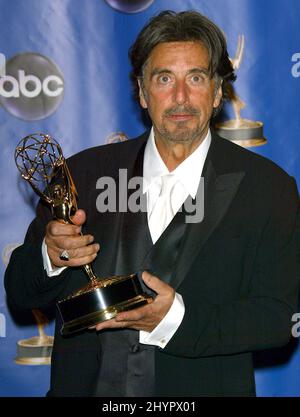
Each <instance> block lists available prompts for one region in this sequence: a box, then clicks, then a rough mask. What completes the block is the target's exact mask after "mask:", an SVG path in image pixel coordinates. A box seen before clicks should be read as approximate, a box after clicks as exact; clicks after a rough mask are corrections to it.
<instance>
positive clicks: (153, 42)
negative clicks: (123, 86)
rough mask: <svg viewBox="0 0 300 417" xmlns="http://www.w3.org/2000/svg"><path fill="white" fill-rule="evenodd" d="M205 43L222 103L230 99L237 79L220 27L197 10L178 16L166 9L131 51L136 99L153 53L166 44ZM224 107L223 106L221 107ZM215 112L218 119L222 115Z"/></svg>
mask: <svg viewBox="0 0 300 417" xmlns="http://www.w3.org/2000/svg"><path fill="white" fill-rule="evenodd" d="M188 41H196V42H201V43H202V44H203V45H204V46H205V47H206V49H207V51H208V54H209V60H210V63H209V71H210V76H211V78H215V79H216V81H217V85H220V82H221V81H223V82H222V100H226V99H228V83H230V82H233V81H234V80H235V79H236V76H235V74H234V69H233V67H232V64H231V61H230V59H229V56H228V52H227V44H226V39H225V37H224V35H223V33H222V31H221V30H220V29H219V27H218V26H217V25H215V24H214V23H213V22H212V21H211V20H209V19H208V18H207V17H205V16H203V15H201V14H200V13H199V12H196V11H185V12H179V13H176V12H174V11H172V10H166V11H163V12H161V13H159V14H158V15H157V16H154V17H153V18H152V19H151V20H150V21H149V22H148V23H147V24H146V26H144V28H143V29H142V31H141V32H140V33H139V35H138V37H137V39H136V41H135V42H134V44H133V45H132V46H131V48H130V49H129V58H130V61H131V65H132V72H131V80H132V83H133V88H134V93H135V96H136V98H138V96H139V88H138V83H137V80H138V79H139V78H142V77H143V72H144V69H145V67H146V65H147V61H148V58H149V56H150V54H151V52H152V50H153V49H154V48H155V46H157V45H158V44H160V43H163V42H188ZM220 107H221V105H220V106H219V108H220ZM219 108H218V109H215V110H216V111H215V112H214V116H215V115H216V114H217V113H218V110H219Z"/></svg>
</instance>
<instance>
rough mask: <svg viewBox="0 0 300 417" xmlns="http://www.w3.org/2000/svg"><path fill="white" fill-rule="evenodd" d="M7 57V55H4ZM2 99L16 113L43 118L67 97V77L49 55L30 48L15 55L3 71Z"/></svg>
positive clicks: (0, 96) (27, 117) (34, 118)
mask: <svg viewBox="0 0 300 417" xmlns="http://www.w3.org/2000/svg"><path fill="white" fill-rule="evenodd" d="M2 57H3V55H2ZM0 75H1V76H0V102H1V104H2V106H3V107H4V108H5V109H6V110H7V111H8V112H9V113H11V114H12V115H14V116H16V117H19V118H21V119H24V120H39V119H43V118H45V117H47V116H49V115H50V114H52V113H53V112H54V111H55V110H56V109H57V107H58V106H59V104H60V103H61V101H62V98H63V90H64V81H63V75H62V73H61V71H60V70H59V69H58V67H57V66H56V65H55V64H54V63H53V62H52V61H50V59H49V58H47V57H45V56H43V55H41V54H38V53H31V52H26V53H22V54H18V55H15V56H14V57H12V58H11V59H9V60H8V61H7V62H6V64H5V62H4V65H3V62H2V65H1V74H0Z"/></svg>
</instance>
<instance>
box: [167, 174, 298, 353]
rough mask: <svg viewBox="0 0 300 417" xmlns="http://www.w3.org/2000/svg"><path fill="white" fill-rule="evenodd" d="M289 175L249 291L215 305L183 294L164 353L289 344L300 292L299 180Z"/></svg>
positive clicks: (265, 232)
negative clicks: (180, 312)
mask: <svg viewBox="0 0 300 417" xmlns="http://www.w3.org/2000/svg"><path fill="white" fill-rule="evenodd" d="M286 178H287V180H286V181H285V184H284V186H283V187H282V190H281V192H280V189H279V190H278V193H277V197H276V201H274V204H273V205H272V211H271V213H270V216H269V219H268V222H267V224H266V226H265V228H264V230H263V233H262V234H261V239H260V242H259V244H258V248H257V252H256V257H255V260H254V265H253V269H252V275H251V281H250V282H251V284H250V288H249V290H248V293H247V295H246V296H244V297H243V298H240V299H236V300H234V301H231V302H229V303H227V304H212V303H210V302H209V301H208V300H207V299H204V297H201V294H192V295H191V294H189V296H188V297H186V300H188V301H187V302H186V300H185V297H184V294H183V293H181V294H182V296H183V299H184V302H185V309H186V310H185V316H184V319H183V321H182V323H181V325H180V326H179V328H178V330H177V332H176V333H175V335H174V336H173V338H172V339H171V340H170V342H169V343H168V344H167V346H166V347H165V349H164V350H163V352H164V353H167V354H171V355H177V356H184V357H205V356H213V355H224V354H234V353H239V352H252V351H255V350H261V349H267V348H273V347H279V346H282V345H284V344H286V343H288V341H289V339H290V337H291V327H292V324H293V323H292V321H291V318H292V315H293V314H294V313H295V312H296V311H297V302H298V294H299V278H300V249H299V248H300V213H299V196H298V191H297V186H296V183H295V181H294V180H293V179H291V178H290V177H288V176H287V177H286ZM215 261H216V262H217V260H215ZM233 262H234V260H233Z"/></svg>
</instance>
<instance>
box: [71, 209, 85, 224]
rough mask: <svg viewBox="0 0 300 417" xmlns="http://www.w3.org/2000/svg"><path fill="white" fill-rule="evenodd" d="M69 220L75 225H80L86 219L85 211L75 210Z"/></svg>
mask: <svg viewBox="0 0 300 417" xmlns="http://www.w3.org/2000/svg"><path fill="white" fill-rule="evenodd" d="M71 220H72V222H73V224H75V225H76V226H81V225H82V224H83V223H84V222H85V220H86V214H85V211H84V210H81V209H79V210H77V211H76V213H75V214H74V216H73V217H72V218H71Z"/></svg>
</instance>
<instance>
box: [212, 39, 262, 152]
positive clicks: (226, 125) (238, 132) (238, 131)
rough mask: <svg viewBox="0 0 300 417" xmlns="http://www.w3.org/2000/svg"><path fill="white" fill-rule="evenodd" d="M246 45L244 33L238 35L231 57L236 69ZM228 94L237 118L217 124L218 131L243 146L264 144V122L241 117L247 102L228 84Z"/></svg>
mask: <svg viewBox="0 0 300 417" xmlns="http://www.w3.org/2000/svg"><path fill="white" fill-rule="evenodd" d="M244 46H245V39H244V36H243V35H239V37H238V46H237V50H236V54H235V57H234V58H232V59H231V62H232V66H233V68H234V69H235V70H236V69H238V68H239V67H240V64H241V62H242V57H243V52H244ZM228 89H229V91H228V94H229V98H230V100H231V103H232V106H233V110H234V115H235V119H233V120H227V121H225V122H222V123H217V124H216V125H215V129H216V132H217V133H218V134H219V135H220V136H222V137H223V138H225V139H228V140H230V141H232V142H234V143H237V144H238V145H240V146H243V147H252V146H260V145H264V144H265V143H266V142H267V141H266V139H265V138H264V136H263V123H262V122H259V121H253V120H248V119H243V118H242V117H241V110H242V109H243V108H244V107H245V106H246V104H245V103H244V102H243V101H242V100H241V98H240V97H238V95H237V94H236V93H235V91H234V88H233V87H232V86H231V85H229V86H228Z"/></svg>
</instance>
